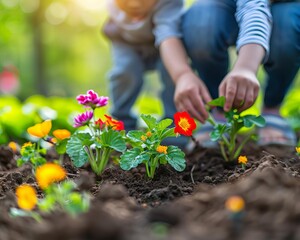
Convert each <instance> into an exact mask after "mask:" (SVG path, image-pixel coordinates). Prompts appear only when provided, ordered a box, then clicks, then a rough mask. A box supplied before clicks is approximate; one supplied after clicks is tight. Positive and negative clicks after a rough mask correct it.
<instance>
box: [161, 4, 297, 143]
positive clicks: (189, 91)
mask: <svg viewBox="0 0 300 240" xmlns="http://www.w3.org/2000/svg"><path fill="white" fill-rule="evenodd" d="M272 18H273V20H272ZM271 30H272V31H271ZM182 31H183V42H184V45H185V48H186V50H187V54H188V56H189V57H190V59H191V65H192V67H191V68H189V67H187V66H184V64H180V63H178V61H177V62H176V63H175V64H173V65H168V64H166V66H167V69H168V70H169V72H170V74H171V76H172V77H173V80H174V82H175V84H176V90H175V97H174V98H175V103H176V106H177V108H178V110H180V111H183V110H185V111H188V112H189V113H190V114H191V115H192V116H193V117H195V118H196V119H198V120H199V121H200V122H202V123H204V121H205V120H206V118H207V116H208V115H207V112H206V109H205V103H207V102H208V101H209V100H210V99H211V98H217V97H218V96H225V97H226V103H225V106H224V109H223V110H224V111H228V110H230V109H231V108H232V107H233V108H237V109H238V110H239V111H244V110H246V109H248V108H249V107H251V106H252V105H253V104H254V102H255V100H256V98H257V96H258V93H259V89H260V84H259V81H258V79H257V77H256V74H257V70H258V68H259V66H260V64H261V63H263V67H264V69H265V72H266V83H265V85H266V86H265V87H264V88H263V92H264V98H263V107H262V115H263V117H265V119H266V126H265V127H264V128H262V129H261V130H260V131H259V142H258V143H259V144H261V145H268V144H281V145H289V146H295V144H296V137H295V133H294V132H293V130H292V129H291V127H290V126H289V124H288V123H287V121H286V119H283V118H282V117H281V116H280V114H279V108H280V106H281V103H282V101H283V99H284V97H285V95H286V93H287V91H288V89H289V87H290V86H291V84H292V82H293V80H294V79H295V76H296V74H297V72H298V70H299V64H300V3H299V0H294V1H292V0H290V1H272V2H271V3H270V2H269V1H267V0H222V1H219V0H196V1H195V3H194V4H193V5H192V6H191V7H190V8H189V10H188V11H187V12H186V13H185V14H184V16H183V20H182ZM230 46H236V49H237V60H236V62H235V63H234V64H233V67H232V69H230V70H229V66H230V64H229V54H228V48H229V47H230ZM177 59H181V58H180V57H177ZM194 70H196V72H197V75H196V74H195V73H194ZM213 114H215V115H216V116H215V117H216V118H219V117H220V116H223V115H222V114H219V113H218V112H217V111H216V112H215V113H213ZM221 120H223V121H225V119H221ZM206 125H207V124H206ZM211 130H212V129H211V128H210V129H209V127H207V128H205V126H203V128H201V129H200V130H199V133H198V134H197V139H198V141H199V142H200V144H202V143H204V144H203V145H204V146H211V143H212V141H210V138H209V132H210V131H211ZM215 145H216V144H215V143H213V146H215Z"/></svg>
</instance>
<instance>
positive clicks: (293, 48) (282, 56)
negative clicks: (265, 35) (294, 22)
mask: <svg viewBox="0 0 300 240" xmlns="http://www.w3.org/2000/svg"><path fill="white" fill-rule="evenodd" d="M299 54H300V43H299V40H298V38H297V37H296V36H291V35H289V36H281V37H279V36H274V37H272V39H271V42H270V54H269V61H270V60H271V61H272V62H278V61H280V62H285V61H288V62H291V61H292V62H296V61H299ZM297 59H298V60H297Z"/></svg>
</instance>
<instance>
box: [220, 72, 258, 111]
mask: <svg viewBox="0 0 300 240" xmlns="http://www.w3.org/2000/svg"><path fill="white" fill-rule="evenodd" d="M258 92H259V82H258V80H257V78H256V75H255V73H254V72H253V71H249V70H247V69H238V68H237V69H234V70H232V71H231V72H230V73H228V74H227V76H226V77H225V78H224V79H223V81H222V83H221V84H220V87H219V95H220V96H225V98H226V103H225V105H224V111H226V112H227V111H229V110H230V109H231V108H232V107H233V108H236V109H238V111H239V112H242V111H244V110H245V109H248V108H249V107H251V106H252V105H253V104H254V102H255V100H256V98H257V95H258Z"/></svg>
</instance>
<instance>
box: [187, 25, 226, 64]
mask: <svg viewBox="0 0 300 240" xmlns="http://www.w3.org/2000/svg"><path fill="white" fill-rule="evenodd" d="M207 27H208V26H205V25H201V24H199V25H198V26H190V27H186V28H183V44H184V46H185V48H186V51H187V53H188V55H189V56H190V57H191V58H197V59H199V58H204V59H209V58H214V57H215V56H217V55H218V54H219V53H220V52H221V48H222V47H221V46H222V44H221V41H222V39H223V37H222V36H221V31H219V30H218V28H217V27H216V28H215V29H210V30H209V31H207ZM210 27H211V26H210ZM195 33H196V34H195Z"/></svg>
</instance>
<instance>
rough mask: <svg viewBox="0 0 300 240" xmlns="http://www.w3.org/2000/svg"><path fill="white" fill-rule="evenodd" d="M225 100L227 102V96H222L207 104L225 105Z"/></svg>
mask: <svg viewBox="0 0 300 240" xmlns="http://www.w3.org/2000/svg"><path fill="white" fill-rule="evenodd" d="M225 102H226V99H225V97H224V96H221V97H218V98H216V99H213V100H212V101H210V102H208V103H207V105H209V106H215V107H224V104H225Z"/></svg>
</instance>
